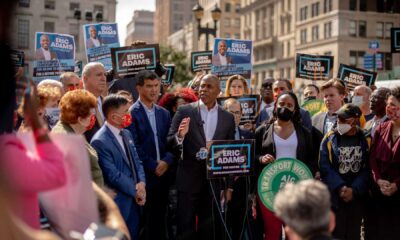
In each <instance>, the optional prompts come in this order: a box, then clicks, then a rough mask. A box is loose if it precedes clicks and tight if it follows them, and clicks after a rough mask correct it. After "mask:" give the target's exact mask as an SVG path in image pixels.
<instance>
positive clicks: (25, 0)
mask: <svg viewBox="0 0 400 240" xmlns="http://www.w3.org/2000/svg"><path fill="white" fill-rule="evenodd" d="M30 3H31V1H30V0H19V1H18V6H19V7H26V8H28V7H29V6H30Z"/></svg>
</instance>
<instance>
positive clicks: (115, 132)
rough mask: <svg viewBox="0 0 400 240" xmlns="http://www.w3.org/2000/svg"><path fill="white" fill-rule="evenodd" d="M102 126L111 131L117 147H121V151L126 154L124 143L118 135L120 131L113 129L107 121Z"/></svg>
mask: <svg viewBox="0 0 400 240" xmlns="http://www.w3.org/2000/svg"><path fill="white" fill-rule="evenodd" d="M104 124H105V125H106V126H107V127H108V128H109V129H110V130H111V132H112V134H113V135H114V137H115V138H116V139H117V141H118V143H119V145H120V146H121V148H122V150H123V151H124V153H125V154H126V150H125V146H124V141H123V140H122V136H121V135H120V133H121V129H118V128H116V127H114V126H113V125H111V124H109V123H108V122H107V121H106V122H105V123H104Z"/></svg>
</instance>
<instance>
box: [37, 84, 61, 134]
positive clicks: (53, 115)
mask: <svg viewBox="0 0 400 240" xmlns="http://www.w3.org/2000/svg"><path fill="white" fill-rule="evenodd" d="M38 96H39V99H40V111H42V112H43V114H44V119H45V120H46V122H47V124H48V126H49V128H50V129H52V128H53V127H54V125H56V123H57V121H58V119H59V114H60V110H59V109H58V103H59V102H60V99H61V97H62V92H61V90H60V88H58V87H54V86H51V85H42V86H39V87H38Z"/></svg>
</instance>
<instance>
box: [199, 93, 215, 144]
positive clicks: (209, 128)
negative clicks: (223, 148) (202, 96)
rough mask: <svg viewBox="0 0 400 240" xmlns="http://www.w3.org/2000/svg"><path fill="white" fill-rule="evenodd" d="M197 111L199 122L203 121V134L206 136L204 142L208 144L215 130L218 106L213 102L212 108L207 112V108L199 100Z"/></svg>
mask: <svg viewBox="0 0 400 240" xmlns="http://www.w3.org/2000/svg"><path fill="white" fill-rule="evenodd" d="M199 109H200V115H201V120H202V121H203V129H204V134H205V135H206V141H207V142H208V141H211V140H212V139H213V137H214V134H215V130H216V129H217V122H218V104H217V102H215V105H214V107H213V108H211V109H210V110H208V108H207V106H206V105H205V104H204V103H203V102H202V101H201V100H199Z"/></svg>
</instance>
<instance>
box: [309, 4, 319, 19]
mask: <svg viewBox="0 0 400 240" xmlns="http://www.w3.org/2000/svg"><path fill="white" fill-rule="evenodd" d="M318 15H319V2H317V3H313V5H312V6H311V17H317V16H318Z"/></svg>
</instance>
